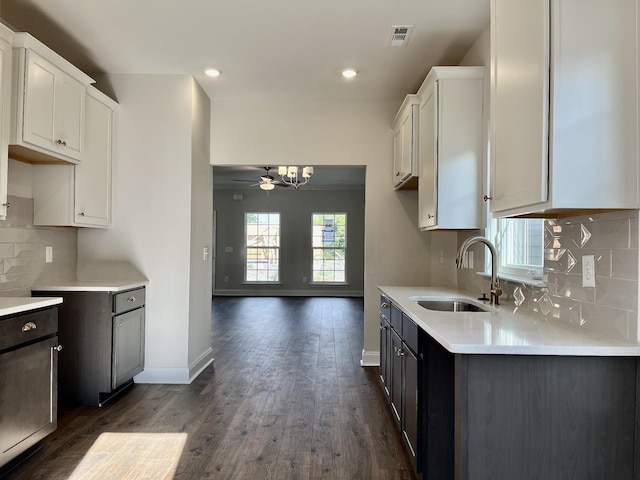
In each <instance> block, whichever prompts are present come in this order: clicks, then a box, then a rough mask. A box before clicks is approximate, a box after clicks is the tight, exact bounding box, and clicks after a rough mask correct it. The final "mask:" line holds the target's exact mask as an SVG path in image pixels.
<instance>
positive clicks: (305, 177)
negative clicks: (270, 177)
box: [278, 166, 313, 190]
mask: <svg viewBox="0 0 640 480" xmlns="http://www.w3.org/2000/svg"><path fill="white" fill-rule="evenodd" d="M298 171H299V168H298V167H287V166H280V167H278V175H280V178H282V183H284V184H286V185H291V186H292V187H293V188H295V189H296V190H297V189H298V187H300V186H301V185H306V184H307V183H309V179H310V178H311V175H313V167H304V168H303V169H302V180H299V179H298Z"/></svg>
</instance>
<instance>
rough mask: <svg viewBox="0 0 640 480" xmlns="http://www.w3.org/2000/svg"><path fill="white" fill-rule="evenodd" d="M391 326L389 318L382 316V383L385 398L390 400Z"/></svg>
mask: <svg viewBox="0 0 640 480" xmlns="http://www.w3.org/2000/svg"><path fill="white" fill-rule="evenodd" d="M391 351H392V350H391V325H390V324H389V321H388V320H387V318H386V317H385V316H384V315H382V314H380V370H379V371H380V382H381V383H382V388H383V391H384V394H385V396H386V397H387V399H389V396H390V395H391V392H390V391H389V387H390V383H389V380H390V379H391V375H390V372H389V370H390V368H391V358H390V353H391Z"/></svg>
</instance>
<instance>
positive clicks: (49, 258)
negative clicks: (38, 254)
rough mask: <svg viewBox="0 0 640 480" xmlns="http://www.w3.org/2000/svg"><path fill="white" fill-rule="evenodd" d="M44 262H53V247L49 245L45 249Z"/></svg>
mask: <svg viewBox="0 0 640 480" xmlns="http://www.w3.org/2000/svg"><path fill="white" fill-rule="evenodd" d="M44 262H45V263H51V262H53V247H51V246H48V245H47V246H46V247H44Z"/></svg>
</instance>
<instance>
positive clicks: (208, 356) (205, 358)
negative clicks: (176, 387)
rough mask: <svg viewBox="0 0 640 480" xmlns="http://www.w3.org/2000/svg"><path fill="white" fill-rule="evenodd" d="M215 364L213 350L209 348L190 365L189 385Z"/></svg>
mask: <svg viewBox="0 0 640 480" xmlns="http://www.w3.org/2000/svg"><path fill="white" fill-rule="evenodd" d="M212 363H213V349H212V348H211V347H209V348H208V349H207V350H205V351H204V352H203V354H202V355H200V356H199V357H198V358H196V359H195V361H193V362H192V363H191V365H189V383H191V382H193V381H194V380H195V379H196V377H197V376H198V375H200V374H201V373H202V371H203V370H204V369H205V368H207V367H208V366H209V365H211V364H212Z"/></svg>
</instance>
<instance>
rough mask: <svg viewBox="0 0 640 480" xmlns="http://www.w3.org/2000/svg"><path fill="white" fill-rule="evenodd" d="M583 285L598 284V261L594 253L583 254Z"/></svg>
mask: <svg viewBox="0 0 640 480" xmlns="http://www.w3.org/2000/svg"><path fill="white" fill-rule="evenodd" d="M582 286H583V287H595V286H596V263H595V257H594V256H593V255H583V256H582Z"/></svg>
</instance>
